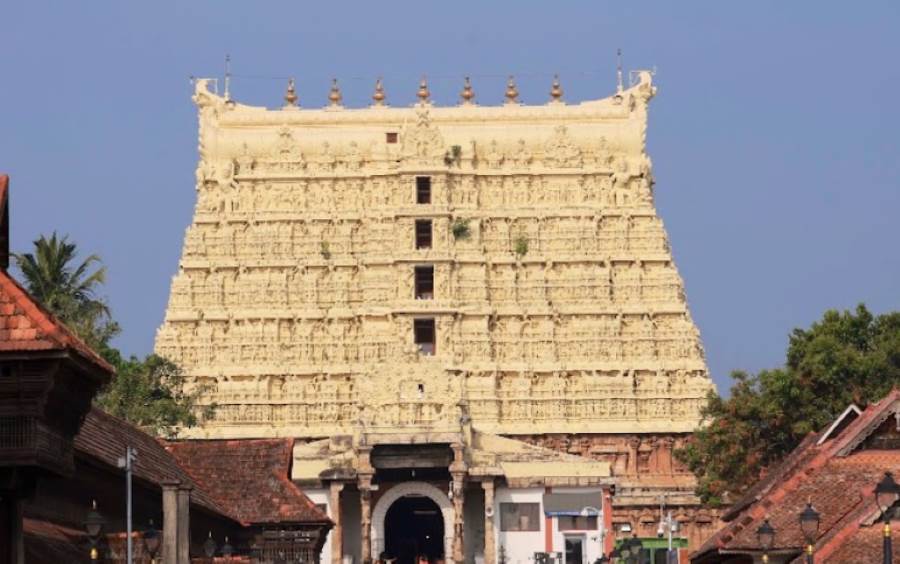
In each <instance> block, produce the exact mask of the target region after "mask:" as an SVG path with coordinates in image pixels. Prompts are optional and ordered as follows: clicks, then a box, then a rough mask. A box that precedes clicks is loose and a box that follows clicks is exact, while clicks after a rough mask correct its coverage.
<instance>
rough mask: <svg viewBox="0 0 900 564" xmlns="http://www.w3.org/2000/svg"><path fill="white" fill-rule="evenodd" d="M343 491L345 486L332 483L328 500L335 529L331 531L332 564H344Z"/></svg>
mask: <svg viewBox="0 0 900 564" xmlns="http://www.w3.org/2000/svg"><path fill="white" fill-rule="evenodd" d="M343 489H344V484H342V483H340V482H331V486H330V495H331V497H330V498H329V500H328V503H329V505H331V520H332V521H334V528H333V529H331V564H342V562H343V559H344V529H343V524H342V523H341V490H343Z"/></svg>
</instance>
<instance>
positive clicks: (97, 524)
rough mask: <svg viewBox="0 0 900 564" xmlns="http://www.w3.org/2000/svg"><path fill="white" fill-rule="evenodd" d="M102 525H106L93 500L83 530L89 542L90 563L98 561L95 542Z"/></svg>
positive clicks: (98, 556) (95, 501)
mask: <svg viewBox="0 0 900 564" xmlns="http://www.w3.org/2000/svg"><path fill="white" fill-rule="evenodd" d="M104 525H106V519H105V518H104V517H103V515H100V512H99V511H97V500H96V499H95V500H93V501H92V502H91V510H90V511H88V514H87V518H85V520H84V530H85V532H87V535H88V538H89V539H90V540H91V561H97V560H100V551H99V550H97V541H98V540H99V538H100V531H102V530H103V526H104Z"/></svg>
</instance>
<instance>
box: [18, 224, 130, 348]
mask: <svg viewBox="0 0 900 564" xmlns="http://www.w3.org/2000/svg"><path fill="white" fill-rule="evenodd" d="M77 256H78V247H77V245H76V244H75V243H72V242H70V241H69V238H68V236H65V235H64V236H62V237H59V236H58V235H57V234H56V233H55V232H54V233H53V235H51V236H50V237H49V238H47V237H46V236H44V235H41V236H40V238H38V239H37V240H36V241H34V251H33V252H30V253H21V254H17V253H16V254H13V258H14V259H15V261H16V266H18V268H19V271H20V272H21V273H22V278H23V281H24V283H25V286H26V287H27V288H28V291H29V292H30V293H31V295H32V296H33V297H34V298H35V299H37V300H38V301H39V302H40V303H41V304H43V306H44V307H46V308H47V309H48V310H50V312H51V313H53V314H54V315H55V316H56V317H58V318H59V319H60V320H62V322H63V323H65V324H66V325H67V326H68V327H69V328H70V329H72V330H74V331H75V332H76V333H77V334H78V336H79V337H81V338H82V339H83V340H84V341H85V342H86V343H87V344H88V345H90V346H91V347H92V348H94V349H96V350H97V351H98V352H101V353H102V352H103V351H104V349H106V347H108V345H109V341H110V340H111V339H112V338H113V337H115V336H116V335H117V334H118V333H119V331H120V329H119V325H118V324H117V323H116V322H115V321H113V320H112V316H111V315H110V310H109V306H108V305H107V304H106V301H105V300H103V299H102V298H100V297H98V295H97V292H98V290H99V289H100V287H101V286H102V285H103V284H104V283H105V282H106V267H105V266H102V261H101V260H100V257H99V256H97V255H95V254H92V255H88V257H87V258H85V259H84V260H82V261H81V262H80V263H77V264H76V262H77ZM95 266H96V269H95V270H94V271H93V272H90V270H91V268H93V267H95Z"/></svg>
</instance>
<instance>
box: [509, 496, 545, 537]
mask: <svg viewBox="0 0 900 564" xmlns="http://www.w3.org/2000/svg"><path fill="white" fill-rule="evenodd" d="M500 530H501V531H540V530H541V504H540V503H501V504H500Z"/></svg>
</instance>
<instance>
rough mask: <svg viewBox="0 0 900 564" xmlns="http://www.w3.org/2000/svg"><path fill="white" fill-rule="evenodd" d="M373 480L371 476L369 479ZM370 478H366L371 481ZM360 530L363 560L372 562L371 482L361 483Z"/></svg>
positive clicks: (368, 563)
mask: <svg viewBox="0 0 900 564" xmlns="http://www.w3.org/2000/svg"><path fill="white" fill-rule="evenodd" d="M369 480H371V478H370V479H369ZM369 480H366V481H367V482H369ZM359 503H360V527H362V530H361V531H360V537H361V543H360V544H361V545H362V562H363V564H370V563H371V562H372V489H371V482H369V483H367V484H363V483H360V485H359Z"/></svg>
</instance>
